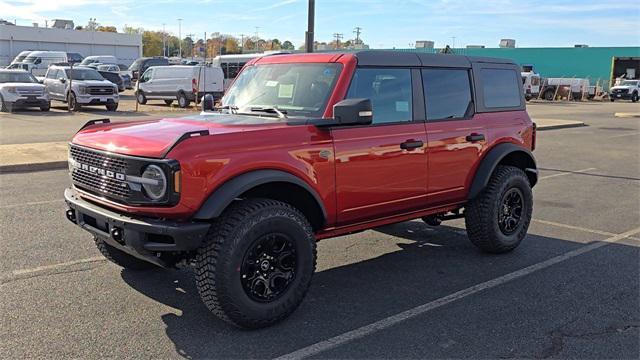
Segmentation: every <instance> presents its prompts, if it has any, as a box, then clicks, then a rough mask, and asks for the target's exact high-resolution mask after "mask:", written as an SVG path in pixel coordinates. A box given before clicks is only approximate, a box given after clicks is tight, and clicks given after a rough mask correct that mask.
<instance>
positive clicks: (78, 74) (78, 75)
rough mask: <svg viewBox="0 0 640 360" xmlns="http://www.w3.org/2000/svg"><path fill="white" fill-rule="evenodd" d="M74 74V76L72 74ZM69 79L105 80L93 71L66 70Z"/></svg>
mask: <svg viewBox="0 0 640 360" xmlns="http://www.w3.org/2000/svg"><path fill="white" fill-rule="evenodd" d="M72 72H73V76H71V75H70V74H71V73H72ZM65 73H66V74H67V77H68V78H70V79H73V80H104V78H103V77H102V75H100V73H99V72H97V71H95V70H93V69H87V68H85V69H73V70H71V69H66V70H65Z"/></svg>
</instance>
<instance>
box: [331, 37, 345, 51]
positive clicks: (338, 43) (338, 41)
mask: <svg viewBox="0 0 640 360" xmlns="http://www.w3.org/2000/svg"><path fill="white" fill-rule="evenodd" d="M333 37H335V38H336V46H335V48H336V49H337V48H338V47H339V46H340V40H342V38H343V37H344V34H341V33H334V34H333Z"/></svg>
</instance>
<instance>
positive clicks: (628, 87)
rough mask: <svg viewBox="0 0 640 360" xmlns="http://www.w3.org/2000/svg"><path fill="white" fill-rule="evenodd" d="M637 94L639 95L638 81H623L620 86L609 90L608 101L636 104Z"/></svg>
mask: <svg viewBox="0 0 640 360" xmlns="http://www.w3.org/2000/svg"><path fill="white" fill-rule="evenodd" d="M638 94H640V80H623V81H622V82H621V83H620V85H616V86H614V87H612V88H611V95H609V99H610V100H611V102H614V101H616V100H623V99H624V100H631V102H637V101H638V98H639V97H638Z"/></svg>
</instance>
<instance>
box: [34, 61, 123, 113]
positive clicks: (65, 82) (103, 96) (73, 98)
mask: <svg viewBox="0 0 640 360" xmlns="http://www.w3.org/2000/svg"><path fill="white" fill-rule="evenodd" d="M72 74H73V76H72ZM69 80H71V81H69ZM43 83H44V85H45V87H46V89H47V93H48V94H49V97H50V98H51V100H58V101H62V102H65V103H68V104H69V109H71V111H79V110H80V108H81V107H82V106H85V105H104V106H106V108H107V110H109V111H116V110H117V109H118V101H119V97H118V86H117V85H115V84H113V83H111V82H110V81H108V80H106V79H105V78H104V77H102V75H100V73H98V72H97V71H96V70H94V69H90V68H87V67H81V66H79V67H76V68H73V69H71V68H70V67H68V66H58V65H53V66H50V67H49V70H48V71H47V75H46V76H45V78H44V81H43ZM70 86H71V88H69V87H70Z"/></svg>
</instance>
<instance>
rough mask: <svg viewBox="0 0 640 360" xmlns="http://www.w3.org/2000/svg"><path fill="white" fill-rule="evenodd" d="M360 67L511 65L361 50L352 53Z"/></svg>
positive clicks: (500, 61) (461, 57)
mask: <svg viewBox="0 0 640 360" xmlns="http://www.w3.org/2000/svg"><path fill="white" fill-rule="evenodd" d="M354 55H355V56H356V58H358V65H362V66H438V67H467V68H468V67H471V64H472V63H494V64H513V65H515V63H514V62H513V61H512V60H510V59H504V58H490V57H479V56H464V55H453V54H428V53H420V52H410V51H391V50H362V51H357V52H355V53H354Z"/></svg>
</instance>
